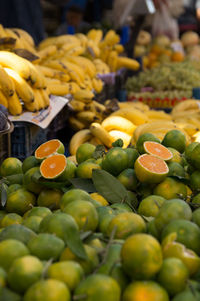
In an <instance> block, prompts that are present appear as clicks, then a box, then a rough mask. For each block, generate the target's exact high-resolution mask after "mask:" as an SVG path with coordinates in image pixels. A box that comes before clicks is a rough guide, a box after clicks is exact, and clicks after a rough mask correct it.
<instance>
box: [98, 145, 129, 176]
mask: <svg viewBox="0 0 200 301" xmlns="http://www.w3.org/2000/svg"><path fill="white" fill-rule="evenodd" d="M128 164H129V157H128V154H127V152H126V151H125V150H124V149H122V148H120V147H113V148H111V149H110V150H109V151H108V152H107V154H106V155H105V157H104V158H103V161H102V169H104V170H106V171H108V172H109V173H111V174H112V175H114V176H118V175H119V174H120V173H121V172H122V171H123V170H124V169H126V168H127V167H128Z"/></svg>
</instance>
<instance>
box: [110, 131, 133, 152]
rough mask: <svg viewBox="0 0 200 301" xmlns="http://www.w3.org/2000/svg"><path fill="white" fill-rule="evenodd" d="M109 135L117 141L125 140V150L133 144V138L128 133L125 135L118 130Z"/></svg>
mask: <svg viewBox="0 0 200 301" xmlns="http://www.w3.org/2000/svg"><path fill="white" fill-rule="evenodd" d="M109 135H110V136H111V137H113V139H114V140H115V141H116V140H118V139H122V140H123V143H124V144H123V148H127V147H128V146H129V144H130V142H131V138H132V137H131V136H130V135H129V134H127V133H124V132H122V131H118V130H112V131H109Z"/></svg>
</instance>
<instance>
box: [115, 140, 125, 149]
mask: <svg viewBox="0 0 200 301" xmlns="http://www.w3.org/2000/svg"><path fill="white" fill-rule="evenodd" d="M123 145H124V142H123V140H122V139H117V140H116V141H115V142H113V143H112V146H113V147H123Z"/></svg>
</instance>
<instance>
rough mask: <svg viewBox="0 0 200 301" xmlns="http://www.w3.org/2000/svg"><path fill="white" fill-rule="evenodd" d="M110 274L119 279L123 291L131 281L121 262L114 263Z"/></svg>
mask: <svg viewBox="0 0 200 301" xmlns="http://www.w3.org/2000/svg"><path fill="white" fill-rule="evenodd" d="M109 276H111V277H112V278H113V279H115V280H116V281H117V283H118V284H119V286H120V288H121V291H122V292H123V291H124V290H125V288H126V287H127V285H128V283H129V279H128V276H127V275H126V274H125V272H124V270H123V268H122V265H121V263H116V264H114V266H113V268H112V269H111V273H110V275H109Z"/></svg>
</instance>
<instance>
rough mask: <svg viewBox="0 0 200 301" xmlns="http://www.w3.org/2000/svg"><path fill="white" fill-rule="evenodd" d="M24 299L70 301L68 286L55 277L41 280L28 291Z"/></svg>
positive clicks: (28, 300)
mask: <svg viewBox="0 0 200 301" xmlns="http://www.w3.org/2000/svg"><path fill="white" fill-rule="evenodd" d="M23 300H24V301H32V300H34V301H44V300H48V301H57V300H59V301H70V292H69V289H68V288H67V286H66V285H65V284H64V283H63V282H61V281H59V280H55V279H47V280H40V281H38V282H36V283H34V284H33V285H32V286H31V287H29V289H28V290H27V291H26V293H25V295H24V299H23Z"/></svg>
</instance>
